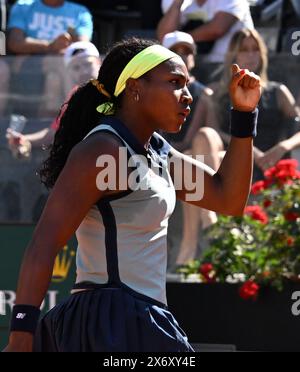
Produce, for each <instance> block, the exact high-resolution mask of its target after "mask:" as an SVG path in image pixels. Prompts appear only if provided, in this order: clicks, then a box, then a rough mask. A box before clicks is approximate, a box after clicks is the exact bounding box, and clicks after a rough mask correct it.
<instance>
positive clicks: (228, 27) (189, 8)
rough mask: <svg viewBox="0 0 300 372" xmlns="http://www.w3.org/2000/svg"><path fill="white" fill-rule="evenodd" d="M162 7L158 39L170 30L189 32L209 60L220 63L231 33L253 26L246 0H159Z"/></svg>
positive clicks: (199, 50) (200, 51) (199, 51)
mask: <svg viewBox="0 0 300 372" xmlns="http://www.w3.org/2000/svg"><path fill="white" fill-rule="evenodd" d="M162 10H163V13H164V16H163V18H162V19H161V21H160V22H159V25H158V28H157V35H158V38H159V40H162V38H163V36H164V35H165V34H166V33H168V32H171V31H174V30H178V29H181V30H182V31H186V32H189V33H190V34H191V35H192V37H193V38H194V40H195V41H196V42H197V46H198V53H201V54H204V53H205V54H208V56H207V58H206V60H207V61H209V62H223V61H224V56H225V54H226V51H227V48H228V44H229V42H230V39H231V37H232V35H233V34H234V33H235V32H236V31H238V30H240V29H242V28H245V27H247V28H253V21H252V18H251V14H250V9H249V4H248V2H247V0H162Z"/></svg>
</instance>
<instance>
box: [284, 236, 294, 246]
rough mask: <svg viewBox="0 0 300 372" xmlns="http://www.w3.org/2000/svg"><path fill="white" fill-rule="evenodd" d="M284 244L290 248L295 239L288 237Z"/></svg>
mask: <svg viewBox="0 0 300 372" xmlns="http://www.w3.org/2000/svg"><path fill="white" fill-rule="evenodd" d="M286 243H287V245H288V246H290V247H292V246H293V245H294V244H295V238H293V237H292V236H289V237H288V238H287V240H286Z"/></svg>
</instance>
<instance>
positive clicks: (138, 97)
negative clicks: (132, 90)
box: [134, 93, 140, 102]
mask: <svg viewBox="0 0 300 372" xmlns="http://www.w3.org/2000/svg"><path fill="white" fill-rule="evenodd" d="M134 100H135V102H139V100H140V96H139V94H138V93H137V94H136V95H135V96H134Z"/></svg>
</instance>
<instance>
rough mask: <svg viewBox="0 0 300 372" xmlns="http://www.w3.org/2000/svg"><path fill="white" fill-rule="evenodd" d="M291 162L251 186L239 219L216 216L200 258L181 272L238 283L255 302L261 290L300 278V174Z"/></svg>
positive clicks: (283, 162) (208, 280)
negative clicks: (248, 202)
mask: <svg viewBox="0 0 300 372" xmlns="http://www.w3.org/2000/svg"><path fill="white" fill-rule="evenodd" d="M297 166H298V163H297V161H296V160H294V159H288V160H281V161H279V162H278V163H277V165H276V166H274V167H272V168H270V169H268V170H267V171H266V172H265V180H262V181H258V182H256V183H255V184H253V186H252V190H251V193H252V195H255V201H254V202H253V204H252V205H249V206H247V207H246V208H245V211H244V215H243V217H227V216H226V217H225V216H220V217H219V219H218V222H217V223H216V224H214V225H213V226H212V227H211V228H210V229H209V231H208V232H207V236H208V238H209V239H210V247H209V248H208V249H207V250H206V252H205V253H204V255H203V256H202V257H201V258H200V259H198V260H194V261H191V262H190V263H189V264H188V265H186V266H185V267H183V268H181V269H180V272H181V273H183V274H184V275H185V276H190V275H191V274H193V275H195V274H197V275H198V277H199V279H201V281H202V282H205V283H213V282H223V283H225V282H232V283H233V282H234V283H237V282H238V283H242V285H241V287H240V290H239V293H240V296H241V297H242V298H244V299H250V298H252V299H255V298H256V297H257V295H258V293H259V289H260V287H261V286H262V285H271V286H273V287H276V288H277V289H279V290H281V289H282V288H283V285H284V283H285V282H286V281H287V280H299V278H300V173H299V172H298V171H297Z"/></svg>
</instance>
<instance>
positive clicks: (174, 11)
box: [156, 0, 183, 41]
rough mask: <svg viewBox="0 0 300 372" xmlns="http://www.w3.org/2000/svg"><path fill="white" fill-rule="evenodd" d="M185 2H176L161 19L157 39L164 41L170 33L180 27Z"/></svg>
mask: <svg viewBox="0 0 300 372" xmlns="http://www.w3.org/2000/svg"><path fill="white" fill-rule="evenodd" d="M182 4H183V0H174V1H173V4H172V5H171V7H170V8H169V9H168V11H167V12H166V14H165V15H164V16H163V17H162V18H161V20H160V21H159V24H158V26H157V31H156V33H157V38H158V40H159V41H162V39H163V37H164V36H165V35H166V34H167V33H168V32H172V31H175V30H177V29H178V28H179V25H180V11H181V6H182Z"/></svg>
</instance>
